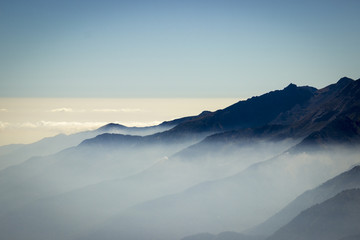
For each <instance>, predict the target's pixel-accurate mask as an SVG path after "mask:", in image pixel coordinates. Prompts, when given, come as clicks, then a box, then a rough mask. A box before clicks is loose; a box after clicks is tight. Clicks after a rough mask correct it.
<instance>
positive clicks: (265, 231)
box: [249, 159, 360, 235]
mask: <svg viewBox="0 0 360 240" xmlns="http://www.w3.org/2000/svg"><path fill="white" fill-rule="evenodd" d="M359 162H360V159H359ZM352 188H360V166H356V167H354V168H352V169H351V170H349V171H346V172H344V173H342V174H340V175H339V176H336V177H334V178H332V179H331V180H328V181H327V182H325V183H323V184H321V185H320V186H319V187H317V188H315V189H312V190H309V191H306V192H304V193H303V194H301V195H300V196H299V197H297V198H296V199H295V200H294V201H292V202H291V203H290V204H289V205H287V206H286V207H285V208H284V209H282V210H281V211H280V212H279V213H277V214H275V215H274V216H273V217H271V218H270V219H268V220H267V221H265V222H264V223H262V224H260V225H259V226H257V227H255V228H254V229H252V230H251V231H249V232H251V233H252V234H257V235H271V234H273V233H274V232H275V231H276V230H278V229H279V228H280V227H282V226H284V225H285V224H287V223H288V222H289V221H290V220H292V219H293V218H294V217H296V216H297V215H298V214H299V213H300V212H302V211H304V210H305V209H307V208H309V207H311V206H313V205H316V204H319V203H321V202H323V201H325V200H327V199H329V198H331V197H333V196H335V195H336V194H338V193H340V192H342V191H344V190H347V189H352Z"/></svg>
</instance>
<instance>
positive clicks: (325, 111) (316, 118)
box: [172, 78, 360, 158]
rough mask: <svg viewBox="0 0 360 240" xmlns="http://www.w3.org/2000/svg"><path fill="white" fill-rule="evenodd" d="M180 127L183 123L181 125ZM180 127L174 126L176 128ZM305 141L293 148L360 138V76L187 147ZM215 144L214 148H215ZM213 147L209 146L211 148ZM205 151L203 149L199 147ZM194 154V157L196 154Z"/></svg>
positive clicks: (193, 150) (354, 141) (191, 153)
mask: <svg viewBox="0 0 360 240" xmlns="http://www.w3.org/2000/svg"><path fill="white" fill-rule="evenodd" d="M178 127H181V125H179V126H178ZM175 129H176V128H174V129H172V130H175ZM285 139H292V140H294V141H295V142H296V141H300V140H302V139H303V141H302V142H301V143H300V144H299V145H298V146H296V147H294V148H293V149H292V150H291V151H294V152H296V151H300V152H301V151H307V150H310V148H316V149H319V147H320V146H325V145H327V146H330V145H331V144H336V145H338V144H343V145H347V146H349V145H350V144H352V145H354V144H355V145H356V144H358V143H359V142H360V80H357V81H354V80H351V79H349V78H342V79H340V80H339V81H338V82H337V83H336V84H332V85H330V86H328V87H325V88H323V89H320V90H318V91H316V92H315V93H314V96H313V97H312V98H311V99H309V100H308V101H306V102H304V103H303V104H298V105H296V106H294V107H293V108H291V109H290V110H288V111H286V112H282V113H280V114H279V116H278V117H277V118H276V119H275V120H274V121H272V122H270V123H268V124H266V125H264V126H260V127H251V128H242V129H237V130H233V131H225V132H221V133H217V134H214V135H211V136H208V137H207V138H206V139H205V140H204V141H203V142H201V143H200V144H197V145H195V146H192V147H191V149H189V150H187V152H188V156H190V157H192V156H195V155H198V154H197V153H196V151H198V150H203V148H202V147H201V146H202V145H207V144H213V145H216V144H220V145H224V144H230V145H234V144H238V145H244V144H245V145H246V144H252V143H253V142H254V141H259V140H260V141H264V140H266V141H275V142H276V141H283V140H285ZM214 149H215V148H213V150H214ZM211 150H212V149H209V151H211ZM198 152H202V151H198ZM192 158H193V157H192Z"/></svg>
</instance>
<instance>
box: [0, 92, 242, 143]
mask: <svg viewBox="0 0 360 240" xmlns="http://www.w3.org/2000/svg"><path fill="white" fill-rule="evenodd" d="M240 100H242V99H240V98H183V99H180V98H158V99H156V98H148V99H146V98H139V99H133V98H127V99H124V98H123V99H111V98H109V99H107V98H1V99H0V119H1V120H0V146H3V145H9V144H29V143H33V142H36V141H39V140H41V139H43V138H45V137H52V136H55V135H58V134H72V133H77V132H81V131H87V130H94V129H97V128H99V127H101V126H104V125H106V124H108V123H118V124H122V125H125V126H128V127H145V126H153V125H158V124H160V123H161V122H163V121H169V120H173V119H176V118H181V117H186V116H193V115H198V114H200V113H201V112H202V111H215V110H218V109H222V108H225V107H227V106H229V105H231V104H234V103H236V102H238V101H240Z"/></svg>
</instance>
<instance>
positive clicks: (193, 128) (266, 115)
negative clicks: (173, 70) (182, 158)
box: [92, 84, 316, 144]
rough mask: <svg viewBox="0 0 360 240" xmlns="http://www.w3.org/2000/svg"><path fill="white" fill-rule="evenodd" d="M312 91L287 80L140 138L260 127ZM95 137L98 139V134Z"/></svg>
mask: <svg viewBox="0 0 360 240" xmlns="http://www.w3.org/2000/svg"><path fill="white" fill-rule="evenodd" d="M315 92H316V89H315V88H313V87H307V86H306V87H297V86H296V85H295V84H290V85H289V86H287V87H286V88H284V89H283V90H276V91H272V92H269V93H266V94H263V95H261V96H258V97H252V98H249V99H247V100H246V101H239V102H237V103H235V104H233V105H231V106H229V107H227V108H225V109H222V110H218V111H215V112H209V111H204V112H202V113H201V114H200V115H198V116H193V117H185V118H181V119H177V120H173V121H170V122H164V123H162V124H160V125H159V126H168V125H169V124H170V125H173V124H177V125H176V126H175V127H173V128H171V129H169V130H167V131H164V132H159V133H156V134H153V135H149V136H146V137H144V139H143V140H142V141H143V142H144V143H145V144H147V143H149V142H154V141H157V142H163V143H164V142H166V143H169V142H181V141H186V140H188V141H190V142H192V143H195V142H196V141H199V140H202V139H203V138H204V137H206V136H209V135H211V134H213V133H217V132H224V131H229V130H235V129H241V128H255V127H261V126H263V125H266V124H268V123H270V122H271V121H273V120H274V119H275V118H276V117H278V115H279V114H281V113H285V112H286V111H288V110H290V109H292V108H293V107H295V106H297V105H303V104H305V103H306V102H307V101H309V99H311V98H312V97H313V96H314V93H315ZM97 141H101V139H100V138H98V139H97ZM92 143H93V144H94V143H95V141H93V142H92ZM99 144H101V143H100V142H99Z"/></svg>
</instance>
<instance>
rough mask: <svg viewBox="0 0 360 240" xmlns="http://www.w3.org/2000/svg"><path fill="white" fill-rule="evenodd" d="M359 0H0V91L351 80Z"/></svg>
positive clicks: (204, 93)
mask: <svg viewBox="0 0 360 240" xmlns="http://www.w3.org/2000/svg"><path fill="white" fill-rule="evenodd" d="M359 10H360V1H357V0H343V1H340V0H338V1H335V0H318V1H295V0H287V1H278V0H274V1H260V0H252V1H240V0H239V1H233V0H221V1H220V0H219V1H213V0H207V1H205V0H192V1H188V0H181V1H150V0H148V1H137V0H131V1H113V0H102V1H94V0H86V1H80V0H72V1H69V0H62V1H55V0H42V1H41V0H32V1H28V0H23V1H20V0H8V1H7V0H2V1H0V53H1V54H0V97H112V98H114V97H115V98H129V97H131V98H142V97H144V98H146V97H157V98H159V97H160V98H161V97H164V98H166V97H180V98H188V97H207V98H209V97H210V98H212V97H235V98H246V97H250V96H252V95H259V94H262V93H264V92H267V91H270V90H274V89H281V88H284V87H285V86H286V85H288V84H289V83H290V82H293V83H295V84H297V85H312V86H315V87H318V88H319V87H324V86H326V85H328V84H330V83H333V82H335V81H337V80H338V79H339V78H340V77H343V76H348V77H351V78H355V79H357V78H360V67H359V60H358V57H359V56H360V44H359V42H360V27H359V26H360V24H359V23H360V15H359V14H358V13H359Z"/></svg>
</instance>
